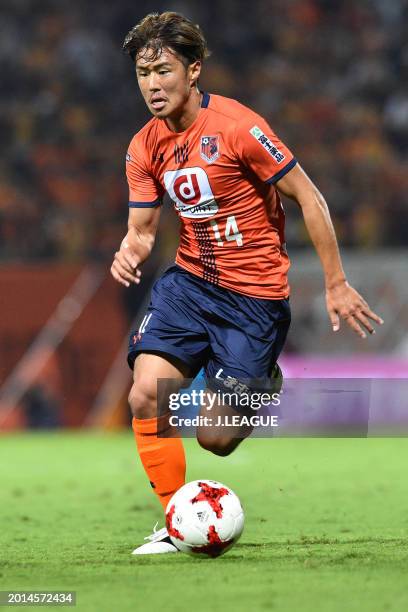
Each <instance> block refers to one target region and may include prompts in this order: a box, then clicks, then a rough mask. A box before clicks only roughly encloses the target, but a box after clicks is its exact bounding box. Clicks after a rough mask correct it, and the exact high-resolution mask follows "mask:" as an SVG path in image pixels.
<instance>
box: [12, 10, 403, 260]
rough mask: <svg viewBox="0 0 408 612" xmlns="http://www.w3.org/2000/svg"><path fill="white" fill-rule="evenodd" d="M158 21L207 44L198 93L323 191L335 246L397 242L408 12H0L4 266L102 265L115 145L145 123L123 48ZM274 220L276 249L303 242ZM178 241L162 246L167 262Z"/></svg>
mask: <svg viewBox="0 0 408 612" xmlns="http://www.w3.org/2000/svg"><path fill="white" fill-rule="evenodd" d="M169 9H170V10H177V11H180V12H182V13H183V14H185V15H186V16H188V17H190V18H192V19H193V20H195V22H197V23H199V24H200V25H201V27H202V29H203V30H204V33H205V34H206V36H207V39H208V43H209V47H210V49H211V50H212V56H211V58H210V59H209V60H208V63H207V66H206V67H205V70H204V78H203V81H202V86H203V88H205V89H207V90H208V91H211V92H214V93H220V94H223V95H226V96H230V97H235V98H238V99H239V100H240V101H242V102H243V103H245V104H248V105H250V106H251V107H252V108H254V109H255V110H257V111H258V112H259V113H260V114H262V115H264V116H265V117H266V118H267V120H268V121H269V122H270V124H271V125H272V127H273V128H274V129H275V131H276V132H277V133H278V134H279V135H280V137H281V138H282V139H283V140H284V141H285V142H286V143H287V144H288V145H289V146H290V147H291V148H292V149H293V151H294V153H295V155H296V156H297V157H298V159H299V160H300V161H301V163H302V164H303V166H304V167H305V168H306V170H307V171H308V173H309V174H310V175H311V176H312V178H313V179H314V180H315V181H316V183H317V185H318V186H319V188H320V189H321V191H322V192H323V193H324V194H325V196H326V198H327V200H328V202H329V205H330V208H331V211H332V215H333V219H334V222H335V225H336V229H337V232H338V235H339V239H340V242H341V244H342V245H343V246H352V247H362V248H366V249H376V248H378V247H382V246H385V247H387V246H398V245H399V246H401V245H406V244H407V242H408V206H407V196H406V194H407V192H408V172H407V171H406V165H407V161H408V2H407V0H392V1H390V2H384V1H383V0H360V1H359V2H355V1H354V0H252V2H251V4H250V10H249V6H248V3H247V1H246V0H222V2H215V1H214V2H213V1H210V2H206V3H199V2H187V1H185V2H183V1H180V2H171V1H168V2H163V1H161V0H158V1H157V2H148V1H145V0H138V2H134V1H132V2H131V1H130V0H120V2H110V1H109V0H101V1H99V2H98V3H97V4H95V3H94V2H92V1H91V0H82V1H81V2H78V1H77V2H73V1H72V0H58V2H56V1H55V0H52V1H51V0H41V2H38V0H3V1H2V3H1V9H0V74H1V79H0V99H1V102H0V104H1V106H0V139H1V142H2V151H3V153H2V156H1V158H0V255H1V258H2V260H3V261H4V260H7V261H13V260H18V261H27V260H30V261H31V260H35V259H54V260H60V261H70V260H82V259H83V258H89V257H95V258H102V259H105V258H106V259H110V258H111V255H112V252H113V251H114V250H115V248H116V246H117V244H118V242H119V241H120V239H121V236H122V235H123V230H124V224H125V221H126V216H127V186H126V181H125V177H124V163H123V162H124V156H125V152H126V148H127V145H128V142H129V140H130V138H131V136H132V135H133V134H134V133H135V132H136V131H137V130H138V129H139V128H140V127H141V126H142V125H143V124H144V122H145V121H146V120H147V119H148V114H147V110H146V109H145V107H144V103H143V102H142V100H141V97H140V95H139V93H138V89H137V83H136V80H135V76H134V71H133V67H132V64H131V62H130V60H129V58H128V57H126V56H124V55H122V53H121V45H122V41H123V38H124V36H125V34H126V33H127V31H128V30H129V29H130V28H131V27H132V26H133V25H134V24H135V23H136V22H137V21H138V20H139V19H140V18H141V17H143V16H144V15H145V14H146V13H148V12H151V11H154V10H156V11H162V10H169ZM286 209H287V213H288V217H289V220H288V224H287V239H288V247H289V249H291V248H297V247H304V246H305V245H308V244H309V242H308V238H307V236H306V234H305V230H304V227H303V222H302V219H301V216H300V215H299V213H298V211H297V210H296V207H295V206H292V205H287V206H286ZM169 212H170V206H169V205H168V206H167V207H166V211H165V215H167V214H169ZM169 218H170V215H169ZM170 227H174V226H170ZM175 234H176V232H173V231H168V232H167V233H166V236H161V240H160V244H161V247H162V249H163V250H164V251H166V249H169V250H171V249H172V248H173V247H174V245H175V243H176V242H175V241H176V239H177V236H176V235H175Z"/></svg>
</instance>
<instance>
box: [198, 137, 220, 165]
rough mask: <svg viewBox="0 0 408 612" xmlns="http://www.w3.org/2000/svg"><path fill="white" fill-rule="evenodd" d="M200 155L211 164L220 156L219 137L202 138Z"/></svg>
mask: <svg viewBox="0 0 408 612" xmlns="http://www.w3.org/2000/svg"><path fill="white" fill-rule="evenodd" d="M200 155H201V157H202V158H203V160H204V161H206V162H207V163H209V164H212V163H213V162H215V160H216V159H218V158H219V156H220V147H219V143H218V136H201V144H200Z"/></svg>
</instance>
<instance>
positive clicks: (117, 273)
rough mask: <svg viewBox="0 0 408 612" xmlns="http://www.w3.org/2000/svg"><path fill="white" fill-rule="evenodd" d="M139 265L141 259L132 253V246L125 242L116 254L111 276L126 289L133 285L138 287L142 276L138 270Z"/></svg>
mask: <svg viewBox="0 0 408 612" xmlns="http://www.w3.org/2000/svg"><path fill="white" fill-rule="evenodd" d="M139 263H140V261H139V258H138V257H137V255H136V254H135V253H133V252H132V250H131V249H130V246H129V245H128V243H127V242H126V240H124V241H123V242H122V244H121V245H120V249H119V251H117V252H116V253H115V257H114V259H113V263H112V266H111V274H112V276H113V278H114V279H115V280H116V281H118V283H121V285H124V286H125V287H130V284H131V283H134V284H135V285H138V284H139V283H140V276H141V272H140V270H139V268H138V265H139Z"/></svg>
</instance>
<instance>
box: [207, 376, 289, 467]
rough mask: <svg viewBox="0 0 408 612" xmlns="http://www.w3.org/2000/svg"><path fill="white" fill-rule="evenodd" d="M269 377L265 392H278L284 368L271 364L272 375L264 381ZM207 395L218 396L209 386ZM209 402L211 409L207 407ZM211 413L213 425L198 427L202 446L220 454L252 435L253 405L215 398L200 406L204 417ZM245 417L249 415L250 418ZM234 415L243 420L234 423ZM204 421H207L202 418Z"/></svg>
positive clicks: (233, 448)
mask: <svg viewBox="0 0 408 612" xmlns="http://www.w3.org/2000/svg"><path fill="white" fill-rule="evenodd" d="M268 380H269V385H267V386H265V388H264V389H263V393H264V394H271V395H272V394H273V393H279V391H280V389H281V387H282V371H281V369H280V367H279V366H278V364H275V366H274V367H273V368H272V372H271V375H270V376H269V378H268V379H267V380H266V381H265V382H266V383H267V382H268ZM249 393H250V391H249ZM205 395H206V397H209V396H211V395H212V397H213V398H215V399H217V396H216V393H215V392H214V391H212V390H211V389H206V393H205ZM248 403H250V401H249V402H248ZM209 406H210V410H208V407H209ZM237 408H238V409H237ZM209 413H210V414H211V422H212V425H210V426H206V425H200V426H199V427H197V441H198V443H199V444H200V446H202V448H204V449H205V450H209V451H211V452H212V453H214V454H215V455H219V456H221V457H226V456H228V455H230V454H231V453H232V452H233V451H234V450H235V449H236V448H237V446H238V445H239V444H241V442H242V441H243V440H245V439H246V438H247V437H248V436H250V435H251V433H252V431H253V429H254V428H253V426H252V425H250V424H248V423H247V420H249V419H250V417H251V416H253V414H254V413H253V412H252V411H251V408H250V407H249V408H247V407H245V408H242V407H238V406H237V407H233V406H231V405H228V404H226V403H225V402H224V403H223V402H221V401H214V400H212V401H211V403H209V402H207V404H204V405H202V406H201V409H200V416H201V417H205V416H208V415H209ZM242 417H247V419H244V418H242ZM234 418H235V419H236V420H238V421H241V422H240V423H239V424H237V425H233V424H232V423H234ZM201 422H205V421H204V420H203V419H202V420H201ZM225 424H227V425H225Z"/></svg>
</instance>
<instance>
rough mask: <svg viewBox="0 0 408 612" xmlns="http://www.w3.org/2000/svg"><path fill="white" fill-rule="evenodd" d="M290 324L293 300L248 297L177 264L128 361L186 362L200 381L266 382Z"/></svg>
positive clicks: (155, 295) (162, 283)
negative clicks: (166, 358) (153, 356)
mask: <svg viewBox="0 0 408 612" xmlns="http://www.w3.org/2000/svg"><path fill="white" fill-rule="evenodd" d="M289 325H290V306H289V300H288V299H279V300H266V299H260V298H253V297H248V296H246V295H242V294H240V293H236V292H235V291H230V290H228V289H224V288H223V287H218V286H217V285H214V284H212V283H209V282H208V281H205V280H203V279H202V278H199V277H197V276H194V275H193V274H190V273H189V272H187V271H186V270H184V269H183V268H181V267H180V266H177V265H174V266H171V267H170V268H169V269H168V270H166V272H165V273H164V274H163V276H162V277H161V278H159V280H158V281H156V283H155V284H154V286H153V289H152V295H151V302H150V305H149V307H148V309H147V312H146V315H145V317H144V318H143V320H142V322H141V325H140V328H139V330H137V331H135V332H133V333H132V334H131V335H130V341H129V354H128V363H129V366H130V367H131V368H133V365H134V361H135V358H136V356H137V355H138V353H144V352H146V353H150V352H157V353H161V354H165V355H170V356H173V357H176V358H177V359H179V360H181V361H182V362H184V363H185V364H187V365H188V366H190V369H191V376H192V377H194V376H195V375H196V374H197V373H198V371H199V370H200V369H201V368H202V367H203V368H204V370H205V377H206V379H213V378H215V377H216V376H217V373H219V372H220V370H222V376H223V377H234V378H237V379H239V380H242V379H247V380H248V379H255V378H256V379H261V378H262V379H265V378H267V377H269V375H270V373H271V370H272V368H273V366H274V364H275V363H276V361H277V359H278V356H279V354H280V352H281V350H282V348H283V345H284V343H285V340H286V335H287V333H288V329H289Z"/></svg>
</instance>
